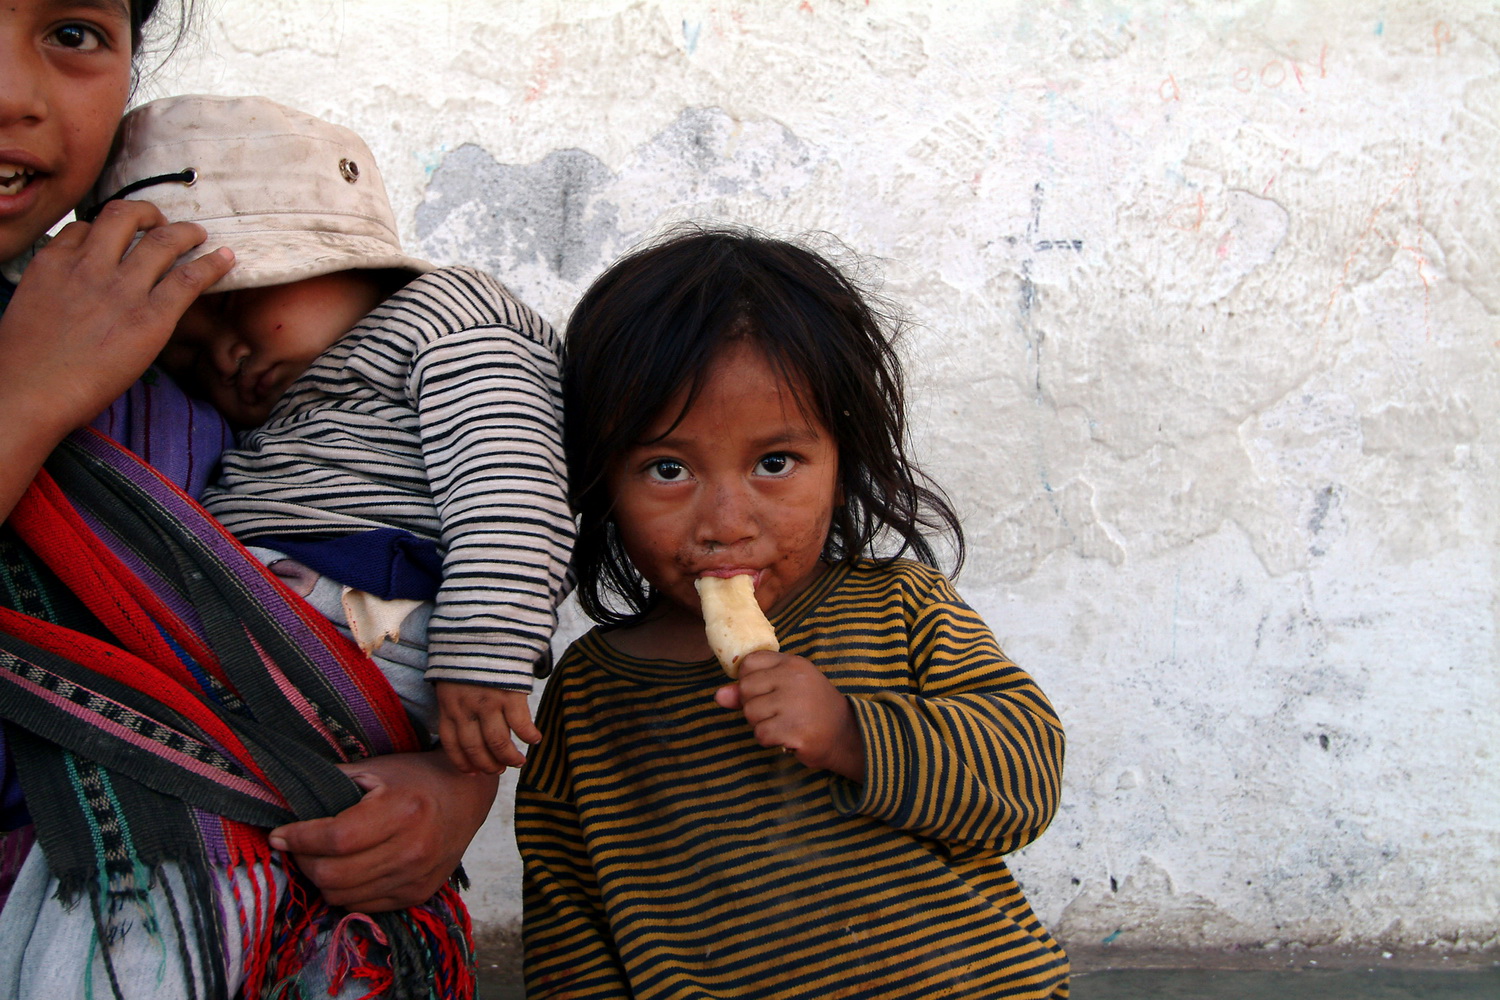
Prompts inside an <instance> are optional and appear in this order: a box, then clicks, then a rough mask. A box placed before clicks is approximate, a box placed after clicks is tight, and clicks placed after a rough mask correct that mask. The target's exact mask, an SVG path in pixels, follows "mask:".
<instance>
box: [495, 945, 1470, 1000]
mask: <svg viewBox="0 0 1500 1000" xmlns="http://www.w3.org/2000/svg"><path fill="white" fill-rule="evenodd" d="M1386 954H1388V953H1374V954H1368V953H1359V952H1335V951H1306V950H1304V951H1299V952H1295V953H1292V952H1283V953H1266V952H1258V953H1246V952H1237V953H1225V952H1173V953H1163V952H1149V953H1145V952H1126V951H1110V950H1109V949H1099V950H1095V951H1091V952H1081V951H1079V950H1077V949H1074V950H1073V951H1072V953H1071V957H1072V961H1073V969H1074V971H1073V998H1074V1000H1199V998H1202V1000H1500V955H1496V954H1494V953H1490V954H1488V955H1452V956H1446V957H1445V956H1442V955H1437V954H1421V955H1390V957H1385V956H1386ZM507 957H508V956H507ZM479 966H480V968H479V996H480V998H481V1000H524V998H525V996H526V993H525V991H524V990H523V989H522V987H521V982H520V970H519V969H518V968H515V967H514V965H513V964H512V963H510V962H507V963H505V965H504V966H502V965H501V964H500V963H496V962H486V961H485V960H484V955H483V953H482V952H481V955H480V962H479ZM798 1000H802V998H798ZM806 1000H816V998H806ZM893 1000H908V998H893ZM910 1000H920V998H910Z"/></svg>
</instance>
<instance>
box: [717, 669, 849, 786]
mask: <svg viewBox="0 0 1500 1000" xmlns="http://www.w3.org/2000/svg"><path fill="white" fill-rule="evenodd" d="M714 700H715V701H716V702H718V703H719V704H720V705H722V706H724V707H725V708H736V709H739V710H740V711H741V712H743V713H744V715H745V721H746V722H748V723H750V726H751V728H752V729H754V730H755V739H756V740H757V741H758V742H759V743H760V745H761V746H763V747H781V748H782V749H783V750H787V751H790V752H792V753H795V754H796V755H797V760H799V761H801V762H802V763H803V764H805V765H806V766H808V767H814V768H821V769H823V770H826V771H832V772H834V773H835V774H841V775H843V776H844V777H846V778H849V779H850V780H852V781H861V782H862V781H864V780H865V749H864V740H863V739H862V738H861V737H860V734H859V726H858V724H857V723H856V722H855V720H854V709H852V708H850V707H849V699H848V698H846V697H845V696H844V695H843V694H841V693H840V692H839V690H838V688H836V687H834V686H833V684H832V682H830V681H829V680H828V678H827V677H825V676H823V671H821V670H819V669H818V668H817V667H816V666H814V665H813V663H812V662H811V661H810V660H807V659H804V658H803V657H801V656H791V655H789V654H787V653H773V652H769V651H765V650H762V651H759V652H755V653H749V654H747V655H746V656H745V658H744V659H743V660H741V661H740V677H739V680H738V681H737V682H736V683H734V684H727V685H725V686H724V687H721V688H719V690H718V691H716V692H714Z"/></svg>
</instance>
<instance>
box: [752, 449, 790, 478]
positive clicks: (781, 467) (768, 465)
mask: <svg viewBox="0 0 1500 1000" xmlns="http://www.w3.org/2000/svg"><path fill="white" fill-rule="evenodd" d="M795 464H796V462H795V461H794V460H793V458H792V456H790V455H786V454H783V453H781V452H776V453H774V454H770V455H766V456H765V457H763V458H762V459H761V460H760V461H759V462H756V463H755V468H756V470H757V471H758V473H759V474H760V475H762V476H784V475H786V474H787V473H788V472H790V471H791V470H792V467H793V466H794V465H795Z"/></svg>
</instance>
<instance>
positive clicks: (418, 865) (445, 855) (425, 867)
mask: <svg viewBox="0 0 1500 1000" xmlns="http://www.w3.org/2000/svg"><path fill="white" fill-rule="evenodd" d="M339 768H340V769H341V770H342V771H343V772H344V773H345V774H347V775H348V776H349V777H350V778H352V779H353V780H354V783H355V784H357V785H359V787H360V788H363V789H364V790H365V796H364V798H363V799H361V800H360V801H359V803H358V804H356V805H353V806H350V807H349V808H348V809H345V810H344V811H343V812H341V813H339V814H338V815H337V816H329V817H327V818H326V819H312V820H306V821H304V822H301V823H289V824H287V825H286V826H281V827H277V828H276V829H274V830H272V831H271V835H270V839H271V846H272V847H274V848H276V849H277V850H279V851H286V852H287V853H289V854H291V855H292V856H293V857H294V858H295V859H296V861H297V864H298V866H299V867H300V868H301V869H302V871H303V873H304V874H306V875H307V877H308V878H310V879H312V881H313V883H314V884H315V885H316V886H317V887H318V888H319V889H321V890H322V891H323V896H324V898H326V899H327V900H328V902H330V903H333V904H334V905H336V906H342V907H344V908H345V909H349V910H359V911H362V912H369V913H375V912H379V911H381V910H397V909H401V908H402V907H406V906H415V905H416V904H418V903H422V902H425V901H426V900H427V898H428V897H430V896H431V895H432V894H433V893H434V892H436V891H437V890H438V889H439V887H441V886H442V884H443V882H444V881H446V880H447V879H448V877H449V876H450V875H452V874H453V872H454V870H455V869H457V868H458V863H459V861H461V860H462V859H463V856H464V851H465V850H466V849H467V848H468V846H469V841H470V840H472V839H473V838H474V834H475V833H477V832H478V831H479V828H480V827H481V826H483V825H484V821H485V819H486V817H488V816H489V810H490V805H491V804H492V803H493V802H494V801H495V792H496V790H497V789H498V788H499V780H498V779H497V778H496V777H495V776H494V775H487V774H477V775H469V774H463V773H461V772H460V771H459V770H458V769H457V768H455V767H454V766H453V764H452V763H451V762H450V761H449V760H448V758H447V757H446V756H445V755H444V754H443V752H442V751H441V750H432V751H428V752H425V753H402V754H390V755H388V756H385V757H371V758H369V759H368V760H362V761H360V762H359V763H357V764H340V765H339Z"/></svg>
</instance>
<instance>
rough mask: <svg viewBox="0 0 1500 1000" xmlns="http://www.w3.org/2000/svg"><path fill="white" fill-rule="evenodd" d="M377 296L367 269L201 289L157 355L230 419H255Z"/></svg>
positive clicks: (249, 422) (241, 423) (251, 422)
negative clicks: (213, 290) (207, 292)
mask: <svg viewBox="0 0 1500 1000" xmlns="http://www.w3.org/2000/svg"><path fill="white" fill-rule="evenodd" d="M382 297H383V294H382V288H381V286H380V283H379V282H378V281H377V280H376V278H375V276H374V275H372V274H371V273H370V272H367V271H336V272H334V273H333V274H324V275H320V276H319V277H316V278H306V279H304V280H302V281H294V282H292V283H290V284H286V285H270V286H268V287H265V288H245V289H240V290H238V291H233V292H219V293H216V294H211V295H204V296H201V297H200V298H199V299H198V301H196V302H194V303H193V304H192V305H191V306H189V307H188V311H187V312H186V313H184V314H183V317H182V319H181V321H179V322H178V324H177V329H176V331H174V332H173V334H172V339H171V340H170V341H169V342H168V343H167V346H166V347H165V348H163V350H162V352H161V355H160V356H159V357H158V358H157V359H156V363H157V364H158V365H160V366H161V367H162V368H163V369H165V370H166V372H167V374H169V375H171V376H172V377H173V378H175V379H177V381H178V382H180V383H181V384H182V386H183V388H185V389H186V390H187V391H188V392H190V393H192V394H194V395H197V396H201V397H202V398H204V399H207V400H208V401H209V402H211V403H213V404H214V406H215V407H216V408H217V409H218V410H219V412H221V413H223V414H224V416H225V417H226V418H228V420H229V422H230V423H231V424H233V425H234V426H235V427H240V428H244V427H255V426H257V425H259V424H262V423H264V422H265V420H266V417H267V416H269V415H270V413H271V408H272V407H273V406H275V405H276V401H277V400H279V399H280V398H281V397H282V395H284V394H285V393H286V390H287V388H288V387H289V386H290V385H291V384H292V382H294V381H295V380H296V379H297V377H298V376H299V375H301V374H302V373H303V372H304V371H306V370H307V366H308V365H310V364H312V363H313V361H314V360H315V359H316V358H317V357H318V355H320V354H322V353H323V352H324V351H326V350H327V349H328V348H330V347H332V346H333V345H334V343H335V342H337V341H338V339H339V338H340V337H342V336H343V335H344V334H345V333H348V332H349V329H350V328H351V327H353V326H354V325H355V324H356V323H358V322H359V321H360V320H362V319H364V317H365V316H366V315H368V314H369V312H370V311H371V310H372V309H374V308H375V307H376V306H377V305H379V304H380V301H381V298H382Z"/></svg>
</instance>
